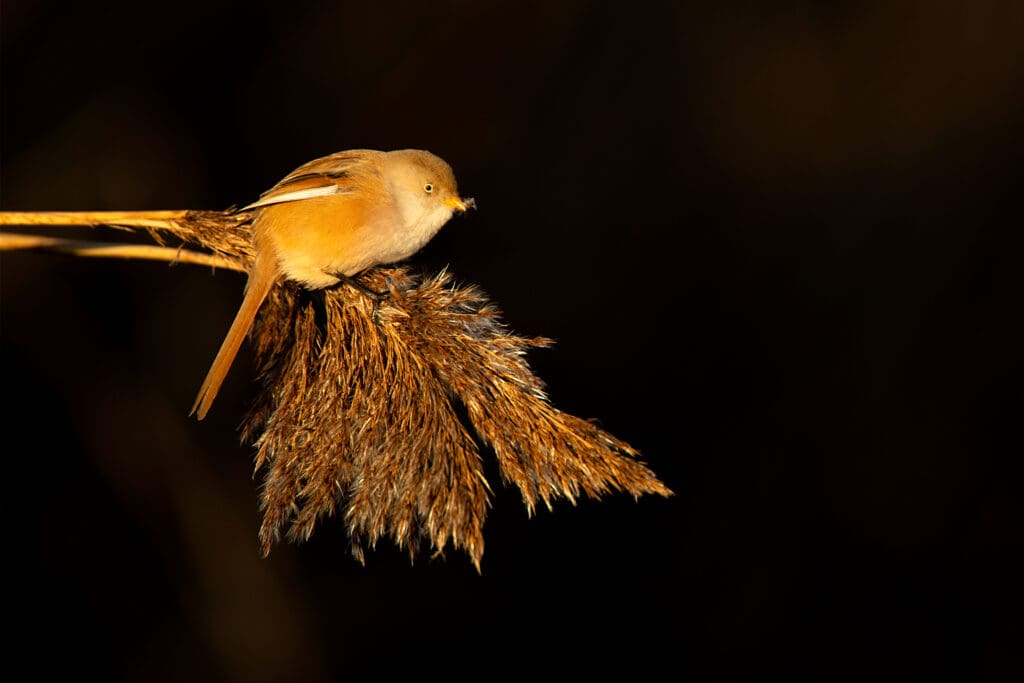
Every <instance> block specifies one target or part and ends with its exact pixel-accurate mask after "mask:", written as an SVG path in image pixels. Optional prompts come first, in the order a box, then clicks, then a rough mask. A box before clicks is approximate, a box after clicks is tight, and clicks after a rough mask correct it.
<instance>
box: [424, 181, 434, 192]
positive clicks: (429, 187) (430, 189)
mask: <svg viewBox="0 0 1024 683" xmlns="http://www.w3.org/2000/svg"><path fill="white" fill-rule="evenodd" d="M423 191H424V192H426V193H427V194H430V193H431V192H433V191H434V186H433V185H431V184H430V183H427V184H426V185H424V186H423Z"/></svg>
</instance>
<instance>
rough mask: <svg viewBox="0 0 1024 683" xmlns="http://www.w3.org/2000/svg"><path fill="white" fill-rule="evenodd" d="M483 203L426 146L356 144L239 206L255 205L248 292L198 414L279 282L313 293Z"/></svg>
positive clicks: (403, 255)
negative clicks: (464, 194) (463, 190)
mask: <svg viewBox="0 0 1024 683" xmlns="http://www.w3.org/2000/svg"><path fill="white" fill-rule="evenodd" d="M475 206H476V201H475V200H474V199H472V198H468V199H462V198H461V197H460V196H459V192H458V184H457V182H456V180H455V174H454V172H453V171H452V168H451V166H449V165H448V163H447V162H445V161H444V160H443V159H441V158H440V157H438V156H436V155H434V154H432V153H431V152H428V151H426V150H420V149H400V150H393V151H388V152H382V151H378V150H370V149H354V150H347V151H343V152H337V153H335V154H331V155H328V156H325V157H321V158H319V159H314V160H313V161H310V162H308V163H306V164H303V165H302V166H299V167H298V168H296V169H295V170H294V171H292V172H291V173H289V174H288V175H287V176H285V177H284V178H283V179H282V180H281V181H280V182H278V183H277V184H276V185H274V186H273V187H272V188H270V189H269V190H267V191H266V192H264V193H263V194H262V195H260V198H259V199H258V200H257V201H255V202H253V203H251V204H249V205H248V206H244V207H242V208H241V209H238V211H239V212H242V211H252V212H253V213H254V217H253V220H252V225H253V229H252V233H253V246H254V248H255V258H254V259H253V264H252V267H251V269H250V270H249V279H248V281H247V282H246V287H245V295H244V297H243V299H242V303H241V305H240V306H239V308H238V313H237V314H236V315H235V319H234V321H233V322H232V323H231V327H230V329H229V330H228V333H227V336H225V338H224V341H223V343H222V344H221V346H220V350H219V351H218V352H217V356H216V357H215V358H214V361H213V364H212V365H211V366H210V370H209V372H208V373H207V374H206V378H205V379H204V380H203V384H202V386H201V387H200V389H199V393H198V395H197V396H196V400H195V403H193V405H192V411H191V412H190V413H189V414H190V415H197V417H198V419H200V420H202V419H203V418H205V417H206V415H207V413H208V412H209V410H210V406H211V404H212V403H213V400H214V398H216V396H217V392H218V391H219V390H220V387H221V384H222V383H223V382H224V378H225V377H226V376H227V374H228V370H229V369H230V368H231V364H232V362H233V361H234V359H235V356H236V355H237V354H238V350H239V348H240V347H241V345H242V341H243V340H244V339H245V337H246V335H247V334H248V332H249V329H250V328H251V327H252V323H253V320H255V318H256V313H257V312H258V311H259V309H260V306H261V305H262V304H263V301H264V299H266V297H267V294H268V293H269V292H270V290H271V289H272V288H273V286H274V285H275V284H276V283H277V282H278V281H280V280H282V279H284V280H293V281H295V282H298V283H299V284H301V285H302V286H304V287H306V288H307V289H311V290H318V289H325V288H328V287H333V286H335V285H337V284H339V283H341V282H346V283H349V284H352V285H354V286H356V287H359V288H360V289H363V290H364V291H365V292H366V293H367V294H370V295H372V294H373V293H372V292H369V291H367V290H365V288H363V287H361V286H360V285H358V283H356V282H355V281H354V280H352V279H351V278H352V277H353V276H355V275H357V274H359V273H360V272H362V271H364V270H366V269H367V268H371V267H373V266H377V265H384V264H389V263H395V262H397V261H402V260H405V259H407V258H409V257H410V256H412V255H413V254H415V253H416V252H417V251H419V250H420V249H421V248H422V247H423V246H424V245H425V244H426V243H427V242H429V241H430V239H431V238H433V237H434V235H436V234H437V232H438V231H439V230H440V229H441V228H442V227H443V226H444V224H445V223H447V222H448V220H449V219H450V218H451V217H452V216H453V215H454V214H455V213H456V212H458V213H465V212H466V210H467V209H470V208H474V207H475Z"/></svg>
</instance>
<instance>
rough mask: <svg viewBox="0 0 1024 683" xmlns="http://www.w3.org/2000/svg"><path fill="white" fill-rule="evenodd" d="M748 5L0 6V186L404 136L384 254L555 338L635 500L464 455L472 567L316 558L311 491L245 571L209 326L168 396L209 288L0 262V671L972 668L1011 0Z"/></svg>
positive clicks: (1016, 117) (238, 187)
mask: <svg viewBox="0 0 1024 683" xmlns="http://www.w3.org/2000/svg"><path fill="white" fill-rule="evenodd" d="M763 5H764V7H762V3H746V2H729V1H726V2H716V3H666V4H664V5H651V6H649V5H647V4H644V3H585V2H558V3H545V2H536V3H509V4H492V3H477V2H469V1H468V0H467V1H465V2H449V3H429V2H408V3H379V2H361V3H327V2H316V3H301V2H292V3H281V2H275V3H267V2H249V3H245V4H240V5H231V6H229V5H217V4H216V3H208V2H203V1H200V0H185V1H183V2H177V3H173V4H168V5H167V6H166V7H163V8H161V7H159V6H153V5H151V4H150V3H142V2H89V3H65V2H25V1H18V0H13V1H12V0H6V1H5V2H4V3H3V6H2V15H0V16H2V23H3V29H2V30H3V33H2V46H0V47H2V62H0V69H2V72H0V75H2V91H0V95H2V208H3V209H4V210H75V209H95V210H104V209H106V210H114V209H164V208H167V209H177V208H196V209H220V208H226V207H227V206H230V205H237V204H242V203H246V202H248V201H251V200H252V199H254V198H255V197H256V196H257V195H258V194H259V193H260V192H261V191H263V190H264V189H266V188H268V187H269V186H270V185H272V184H273V183H274V182H276V181H277V180H278V179H279V178H280V177H282V176H283V175H284V174H286V173H287V172H288V171H290V170H291V169H292V168H294V167H295V166H297V165H299V164H300V163H302V162H305V161H307V160H309V159H312V158H314V157H317V156H322V155H324V154H327V153H330V152H334V151H337V150H341V149H348V148H354V147H373V148H379V149H392V148H398V147H422V148H426V149H430V150H432V151H434V152H436V153H437V154H439V155H441V156H443V157H444V158H446V159H447V160H448V161H449V162H451V164H452V165H453V166H454V168H455V169H456V172H457V174H458V177H459V181H460V187H461V189H462V190H463V192H464V194H466V195H471V196H475V197H476V198H477V200H478V202H479V205H480V210H479V211H477V212H475V213H472V214H471V215H469V216H468V217H465V218H459V219H457V220H454V221H453V222H452V223H450V224H449V225H448V226H447V227H446V228H445V229H444V230H443V231H442V232H441V234H440V235H439V236H438V237H437V238H436V239H435V240H434V241H433V242H432V243H431V244H430V245H429V246H428V247H427V248H426V249H425V250H424V251H423V252H421V253H420V254H419V255H418V256H417V257H416V258H415V261H416V263H417V264H418V265H420V266H422V267H423V268H425V269H431V270H436V269H439V268H441V267H443V266H445V265H448V266H449V267H450V268H451V270H452V271H453V272H454V273H455V274H456V276H457V277H458V278H459V279H460V280H461V281H466V282H474V283H477V284H478V285H480V286H481V287H482V288H483V289H484V290H485V291H487V292H488V293H489V295H490V296H491V297H492V298H493V299H494V300H495V301H496V302H497V303H498V304H500V305H501V307H502V308H503V310H504V311H505V319H506V321H507V322H508V323H509V324H510V326H511V327H512V328H513V329H515V330H516V331H518V332H520V333H522V334H526V335H544V336H549V337H553V338H555V339H556V340H557V342H558V344H557V345H556V346H555V348H554V349H551V350H544V351H535V352H533V353H532V354H531V356H530V361H531V363H532V364H533V366H534V368H535V370H536V371H537V373H538V374H539V375H540V376H541V377H542V378H543V379H544V380H545V381H546V382H547V383H548V387H549V390H550V395H551V398H552V400H553V402H554V403H555V405H556V406H558V407H559V408H561V409H563V410H566V411H568V412H571V413H574V414H576V415H580V416H582V417H595V418H599V419H600V420H601V423H602V425H603V426H604V427H605V428H606V429H608V430H609V431H611V432H612V433H614V434H616V435H617V436H619V437H621V438H623V439H625V440H627V441H629V442H630V443H632V444H633V445H635V446H636V447H638V448H639V449H641V451H643V453H644V454H645V456H646V459H647V462H648V463H649V464H650V466H651V467H652V468H653V469H654V471H655V472H657V473H658V474H659V475H660V476H661V477H662V478H663V480H664V481H665V482H666V483H667V484H668V485H669V486H670V487H671V488H673V489H674V491H675V492H676V494H677V495H676V496H675V497H674V498H672V499H670V500H659V499H653V498H644V499H641V500H640V501H639V502H634V501H633V500H632V499H630V498H628V497H626V496H611V497H609V498H606V499H605V500H603V501H600V502H596V501H583V502H581V503H580V504H579V505H578V506H576V507H572V506H571V505H569V504H568V503H565V502H562V503H559V505H558V506H557V507H556V508H555V510H554V511H553V512H548V511H546V510H543V511H541V512H540V513H539V514H537V515H536V516H535V517H534V518H532V519H528V518H527V516H526V514H525V511H524V508H523V506H522V505H521V503H520V501H519V497H518V493H517V492H516V491H514V490H510V489H507V488H500V487H497V486H496V489H497V495H496V497H495V499H494V501H493V502H494V506H493V508H492V510H491V512H490V515H489V519H488V522H487V526H486V529H485V535H486V539H487V543H488V545H487V551H486V554H485V555H484V561H483V573H482V575H477V574H476V572H475V571H474V570H473V568H472V567H471V565H470V563H469V562H468V560H467V559H466V558H465V557H464V556H462V555H461V554H458V553H449V554H448V556H447V557H446V558H443V559H440V558H439V559H434V560H431V559H429V558H427V557H423V558H421V559H419V560H418V561H417V562H416V563H415V564H414V565H410V564H409V561H408V559H407V558H406V556H405V555H404V554H402V553H401V552H400V551H398V550H396V549H394V548H393V547H391V546H390V545H389V544H383V545H382V546H379V547H378V549H377V550H376V552H373V553H372V554H370V555H369V559H368V565H367V566H366V567H365V568H364V567H361V566H359V565H358V564H357V563H355V562H354V561H353V560H352V559H351V558H350V557H349V556H348V554H347V553H348V549H347V541H346V537H345V533H344V528H343V525H342V523H341V522H340V521H338V520H337V519H332V520H329V521H325V522H324V523H322V524H321V525H320V527H319V529H318V530H317V532H316V533H315V534H314V536H313V538H312V540H311V541H309V542H308V543H305V544H302V545H299V546H294V545H279V546H277V547H276V548H275V550H274V551H273V553H272V554H271V556H270V557H269V559H262V558H261V557H260V556H259V553H258V547H257V542H256V530H257V528H258V526H259V511H258V509H257V487H258V480H254V479H253V478H252V476H251V474H252V472H251V468H252V461H251V454H252V451H251V449H249V448H248V447H245V446H240V445H239V444H238V442H237V434H236V431H235V429H236V426H237V425H238V423H239V421H240V420H241V418H242V416H243V414H244V412H245V409H246V408H247V406H248V405H249V403H250V401H251V400H252V398H253V396H254V392H255V385H254V384H253V382H252V378H253V367H252V363H251V360H250V359H249V357H248V354H247V353H245V352H243V354H242V355H241V356H240V359H241V360H240V362H238V363H237V364H236V366H235V368H234V371H233V372H232V374H231V376H230V377H229V380H228V383H227V385H226V387H225V390H224V392H223V393H222V394H221V397H220V398H219V399H218V402H217V404H216V405H215V407H214V410H213V412H212V414H211V416H210V417H209V418H208V419H207V420H206V421H204V422H202V423H198V422H196V421H194V420H190V419H189V418H188V417H187V412H188V408H189V406H190V405H191V401H192V398H193V396H194V392H195V391H196V388H197V387H198V384H199V382H200V380H201V379H202V376H203V374H204V373H205V372H206V369H207V366H208V363H209V362H210V360H211V359H212V357H213V355H214V352H215V351H216V348H217V346H218V344H219V343H220V340H221V338H222V336H223V334H224V332H225V331H226V329H227V327H228V325H229V323H230V320H231V318H232V316H233V313H234V310H235V308H236V307H237V305H238V303H239V301H240V297H241V290H242V286H243V283H244V280H243V278H241V277H240V276H239V275H237V274H233V273H219V274H218V275H217V276H216V277H211V276H210V273H209V271H208V270H206V269H202V268H195V267H185V266H181V267H175V268H168V267H167V266H166V265H163V264H157V263H140V262H121V261H101V260H91V259H74V258H70V257H65V256H57V255H47V254H29V253H17V254H14V253H7V254H4V255H3V257H2V263H0V265H2V300H0V304H2V308H0V315H2V317H0V323H2V344H3V354H2V365H0V370H2V377H0V379H2V398H3V408H2V416H3V425H2V429H3V432H2V441H0V443H2V450H3V452H2V467H3V470H2V472H3V479H2V491H3V493H2V495H0V500H2V519H3V522H4V527H3V528H4V538H3V606H2V614H3V622H4V623H3V626H4V631H5V633H6V635H5V637H4V639H3V641H2V642H3V646H2V647H3V668H4V671H5V674H7V675H11V674H13V673H15V672H18V671H25V670H31V671H32V672H34V673H35V674H37V675H40V676H47V675H53V674H58V673H63V674H67V673H73V674H77V675H79V676H83V677H86V676H88V677H92V676H98V677H99V678H100V680H147V681H161V680H168V681H180V680H238V681H258V680H281V681H284V680H347V679H354V680H359V679H362V680H369V679H373V680H380V679H381V677H385V680H390V679H392V678H397V677H398V676H406V677H413V676H422V677H428V676H429V677H443V678H444V679H468V678H470V677H473V678H474V679H475V680H513V679H515V680H554V679H559V680H576V679H580V680H583V679H586V680H597V679H607V680H675V679H679V680H713V681H731V680H765V679H768V678H771V677H779V678H785V679H787V680H851V681H861V680H900V681H906V680H929V681H936V680H997V679H1001V678H1002V676H1004V675H1008V672H1009V670H1010V668H1011V667H1014V666H1017V665H1018V664H1019V660H1018V657H1019V655H1020V639H1019V637H1017V636H1014V635H1013V630H1012V627H1013V626H1015V625H1016V622H1017V620H1018V619H1019V611H1016V610H1014V609H1012V607H1011V605H1012V598H1013V597H1014V592H1015V590H1014V589H1015V588H1016V587H1017V586H1018V585H1019V574H1018V571H1019V566H1015V565H1014V563H1013V560H1014V559H1015V558H1014V553H1013V552H1011V550H1012V548H1013V546H1014V545H1018V544H1019V542H1020V526H1019V525H1018V522H1019V519H1018V518H1017V513H1018V512H1019V498H1020V494H1019V490H1020V486H1021V467H1020V464H1019V458H1020V453H1021V443H1020V441H1021V440H1020V430H1021V420H1020V408H1021V401H1020V398H1021V380H1022V379H1024V378H1022V374H1021V371H1020V365H1021V364H1020V353H1021V351H1020V350H1021V347H1022V341H1024V334H1022V325H1021V308H1022V305H1021V300H1022V294H1024V281H1022V277H1024V276H1022V265H1024V258H1022V254H1024V244H1022V238H1021V229H1020V228H1021V221H1020V218H1019V216H1020V204H1021V202H1020V198H1021V192H1020V186H1021V185H1020V182H1021V181H1020V176H1019V175H1017V172H1019V171H1020V166H1021V164H1020V162H1021V160H1022V158H1024V155H1022V143H1021V141H1022V136H1021V133H1022V128H1024V126H1022V125H1021V123H1022V114H1024V97H1022V93H1024V88H1022V87H1021V85H1022V82H1024V41H1022V40H1021V36H1022V35H1024V11H1022V10H1021V9H1020V5H1018V4H1016V3H1000V2H995V1H986V0H982V1H979V2H974V3H957V2H932V3H920V4H915V6H914V7H908V6H904V4H903V3H888V2H862V3H855V2H835V3H828V2H809V1H808V2H783V3H763ZM769 5H770V6H771V7H770V8H769V7H768V6H769ZM968 8H969V9H968ZM73 234H80V231H74V232H73ZM103 235H104V236H105V235H106V233H103ZM96 236H97V237H100V236H101V234H100V233H99V232H97V233H96ZM495 484H497V482H495ZM5 677H6V676H5Z"/></svg>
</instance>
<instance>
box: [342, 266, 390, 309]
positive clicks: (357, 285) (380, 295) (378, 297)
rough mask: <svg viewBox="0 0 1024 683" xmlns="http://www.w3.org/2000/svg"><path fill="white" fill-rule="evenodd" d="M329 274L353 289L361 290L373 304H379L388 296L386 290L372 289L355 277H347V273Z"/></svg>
mask: <svg viewBox="0 0 1024 683" xmlns="http://www.w3.org/2000/svg"><path fill="white" fill-rule="evenodd" d="M331 275H333V276H334V277H336V278H338V279H339V280H341V281H342V282H344V283H345V284H346V285H348V286H349V287H352V288H353V289H357V290H359V291H360V292H362V293H363V294H365V295H366V296H367V297H369V298H370V299H371V300H373V303H374V306H376V305H377V304H379V303H380V302H381V301H383V300H384V299H386V298H388V292H378V291H375V290H372V289H370V288H369V287H367V286H366V285H364V284H363V283H362V282H359V281H358V280H356V279H355V278H352V277H349V276H348V275H345V274H343V273H331Z"/></svg>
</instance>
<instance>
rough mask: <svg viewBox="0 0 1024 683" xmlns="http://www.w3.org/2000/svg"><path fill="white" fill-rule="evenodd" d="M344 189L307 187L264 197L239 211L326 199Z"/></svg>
mask: <svg viewBox="0 0 1024 683" xmlns="http://www.w3.org/2000/svg"><path fill="white" fill-rule="evenodd" d="M349 191H350V190H347V189H345V188H342V187H340V186H338V185H335V184H333V183H332V184H330V185H323V186H321V187H307V188H306V189H304V190H294V191H292V192H285V193H284V194H278V195H274V196H273V197H266V198H265V199H260V200H257V201H255V202H253V203H252V204H249V205H248V206H243V207H242V208H241V209H239V211H248V210H249V209H256V208H259V207H261V206H270V205H271V204H283V203H285V202H297V201H301V200H303V199H312V198H314V197H327V196H330V195H332V194H341V193H342V192H349Z"/></svg>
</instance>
